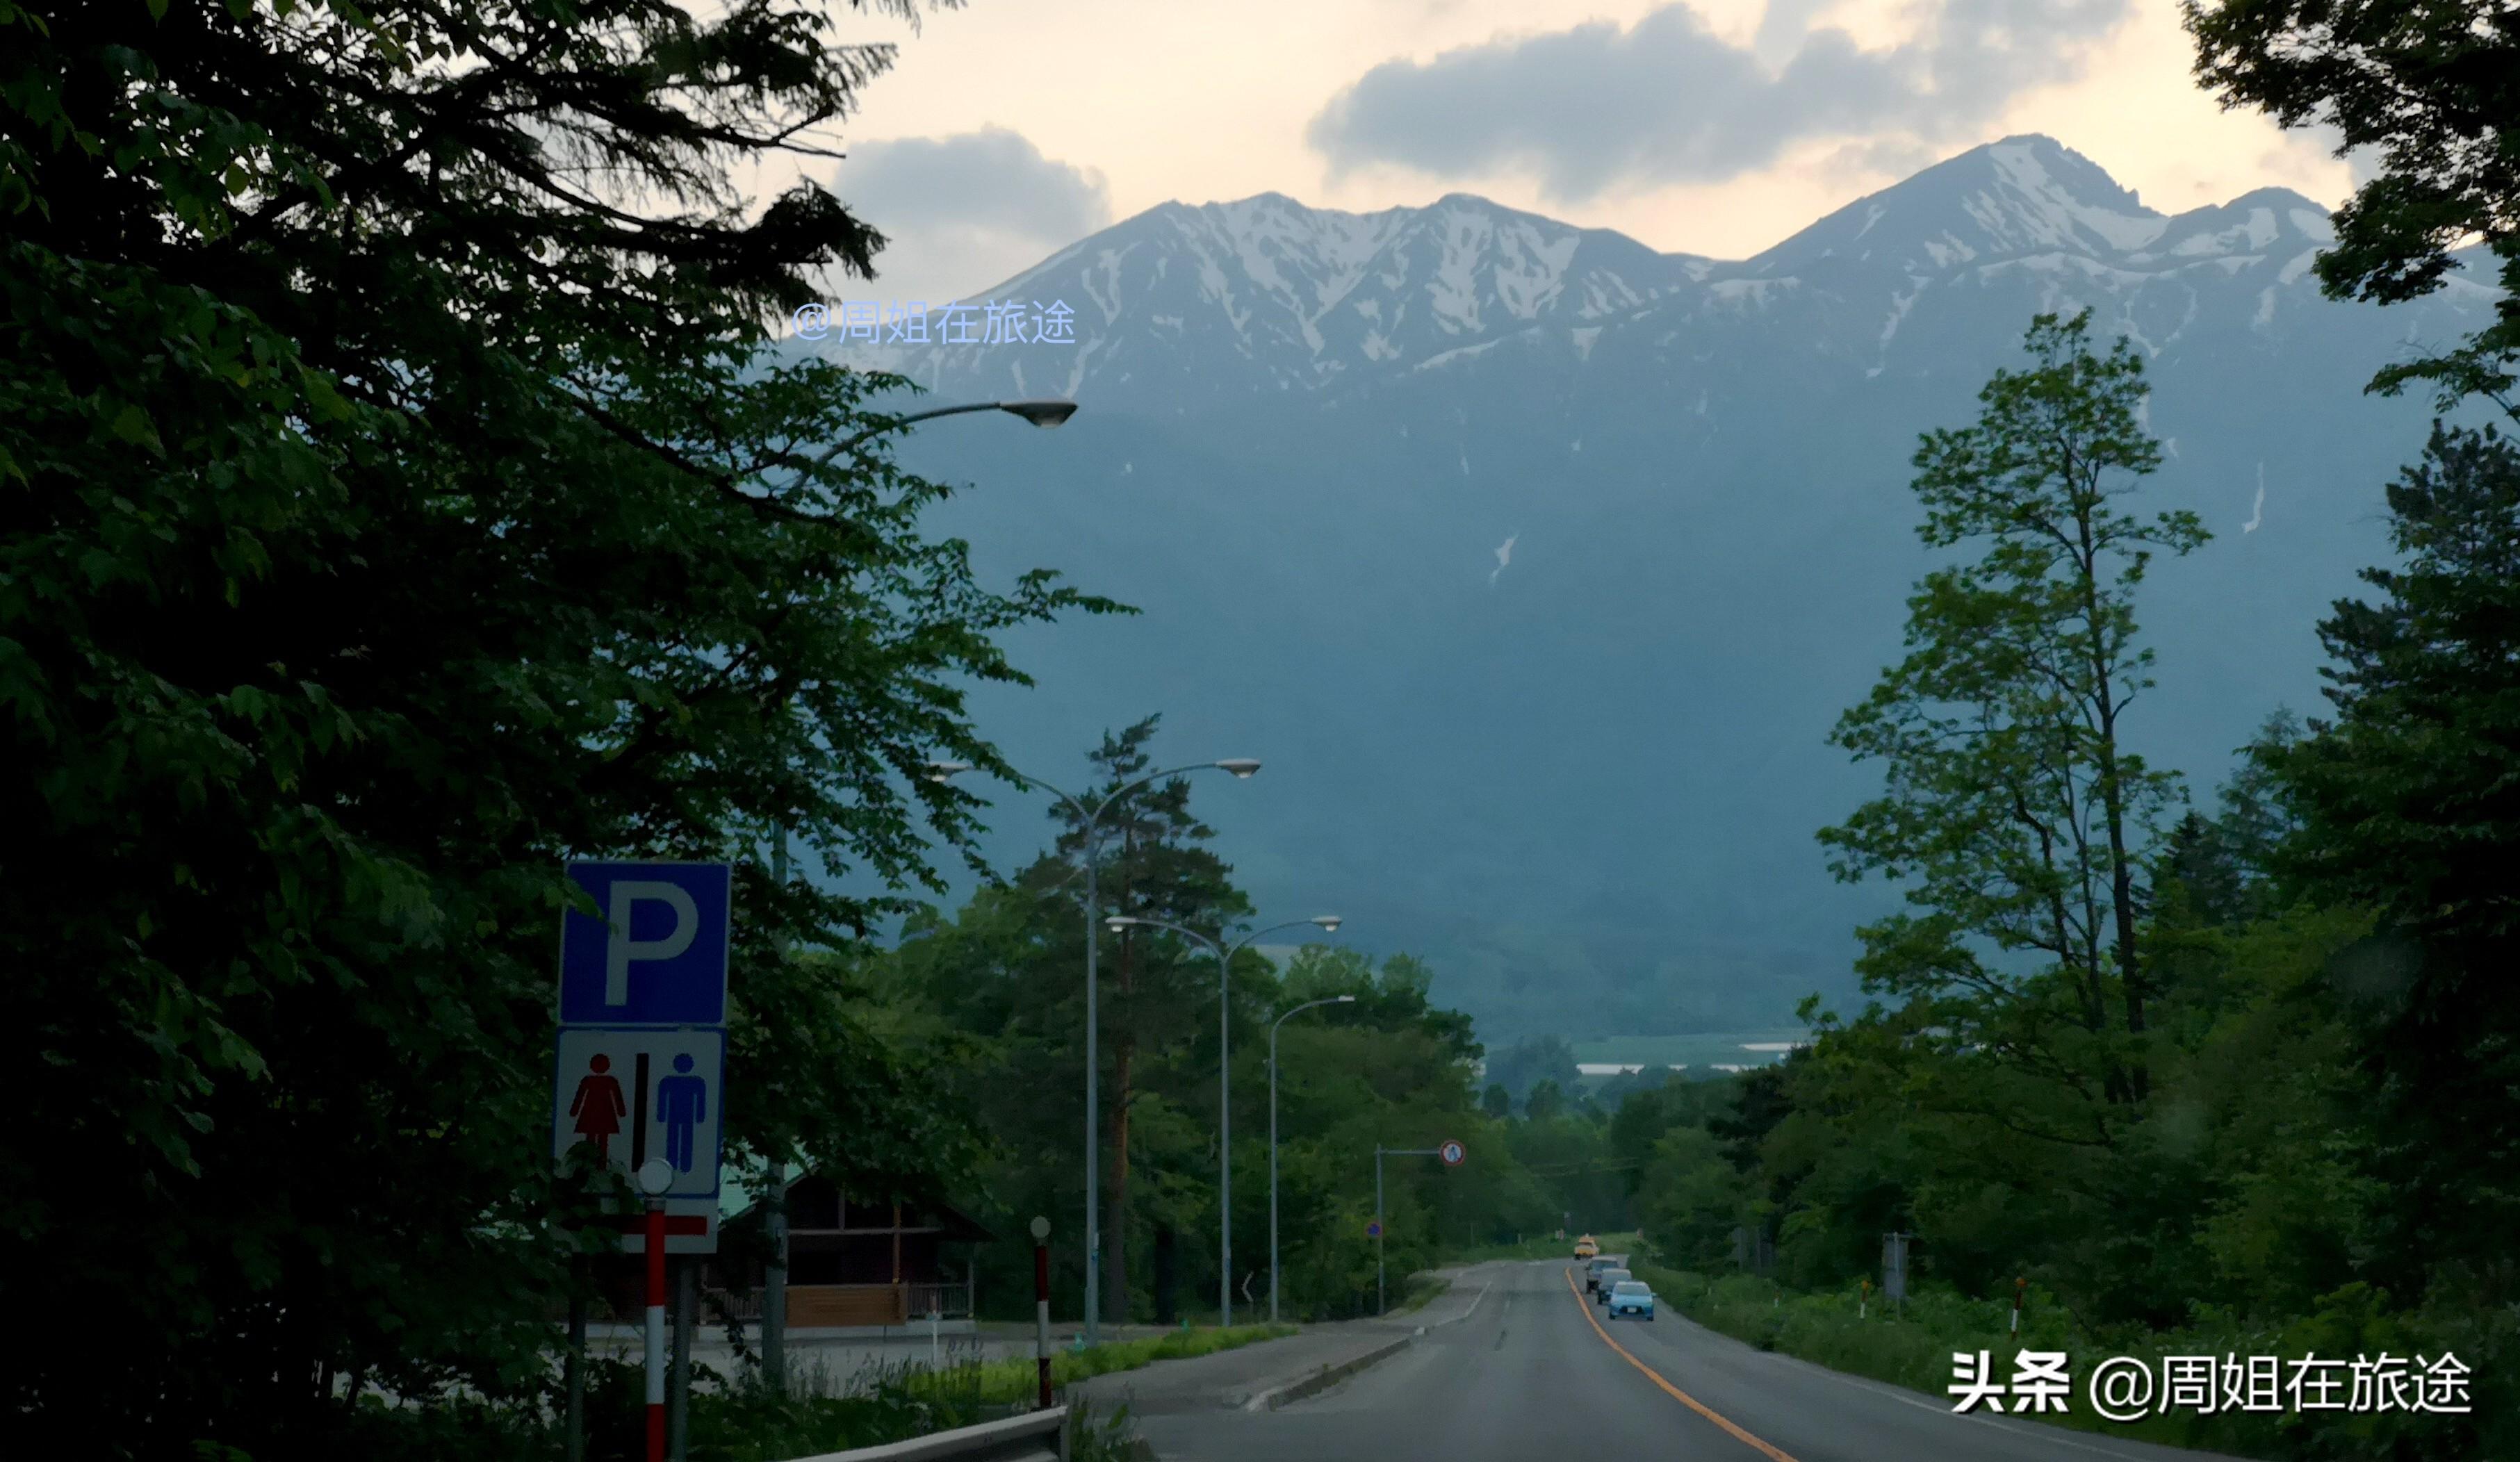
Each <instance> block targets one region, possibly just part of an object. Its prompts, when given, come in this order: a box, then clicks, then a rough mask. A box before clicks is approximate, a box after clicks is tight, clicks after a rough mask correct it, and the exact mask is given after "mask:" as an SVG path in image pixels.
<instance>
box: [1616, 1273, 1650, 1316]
mask: <svg viewBox="0 0 2520 1462" xmlns="http://www.w3.org/2000/svg"><path fill="white" fill-rule="evenodd" d="M1653 1311H1654V1301H1653V1291H1652V1290H1649V1289H1647V1288H1645V1286H1644V1283H1643V1281H1642V1280H1636V1279H1622V1280H1620V1281H1619V1282H1618V1283H1616V1284H1614V1285H1611V1286H1610V1318H1611V1319H1614V1320H1615V1319H1617V1318H1618V1317H1619V1316H1621V1315H1623V1314H1624V1315H1634V1316H1635V1317H1637V1318H1638V1319H1641V1320H1650V1319H1652V1318H1653Z"/></svg>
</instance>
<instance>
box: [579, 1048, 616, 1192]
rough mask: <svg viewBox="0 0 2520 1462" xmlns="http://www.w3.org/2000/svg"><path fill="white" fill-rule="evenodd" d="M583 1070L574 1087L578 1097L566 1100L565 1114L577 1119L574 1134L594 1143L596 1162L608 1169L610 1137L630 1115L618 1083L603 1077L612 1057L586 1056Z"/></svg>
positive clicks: (609, 1068) (609, 1162)
mask: <svg viewBox="0 0 2520 1462" xmlns="http://www.w3.org/2000/svg"><path fill="white" fill-rule="evenodd" d="M586 1069H587V1073H588V1074H587V1075H586V1076H585V1077H583V1078H581V1079H580V1080H579V1082H578V1084H577V1095H576V1096H574V1097H572V1098H571V1099H570V1100H569V1104H568V1115H569V1116H571V1117H573V1118H575V1119H577V1134H578V1135H579V1136H581V1137H584V1138H586V1139H587V1140H588V1141H590V1142H593V1143H594V1144H595V1160H596V1161H597V1162H598V1163H602V1164H604V1165H606V1166H607V1167H608V1166H610V1165H611V1162H612V1152H611V1146H612V1134H613V1133H614V1132H617V1131H619V1130H621V1119H622V1118H623V1117H625V1116H627V1115H628V1114H629V1111H630V1104H629V1103H628V1102H626V1101H624V1100H622V1098H621V1083H620V1082H619V1081H617V1080H615V1079H614V1078H612V1077H609V1076H607V1075H606V1074H605V1073H607V1072H608V1071H610V1070H611V1069H612V1058H611V1057H609V1056H605V1055H597V1056H592V1057H589V1058H588V1059H587V1063H586Z"/></svg>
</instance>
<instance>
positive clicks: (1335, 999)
mask: <svg viewBox="0 0 2520 1462" xmlns="http://www.w3.org/2000/svg"><path fill="white" fill-rule="evenodd" d="M1355 1003H1356V997H1355V996H1352V995H1334V996H1331V997H1328V998H1327V999H1319V1000H1307V1001H1305V1002H1304V1003H1303V1004H1300V1005H1297V1006H1296V1007H1295V1008H1294V1009H1292V1010H1289V1011H1287V1012H1286V1014H1285V1015H1281V1016H1279V1017H1278V1018H1277V1019H1276V1020H1273V1021H1271V1022H1270V1023H1269V1323H1270V1324H1272V1325H1274V1324H1276V1323H1278V1028H1279V1027H1280V1026H1283V1025H1284V1024H1285V1023H1286V1016H1287V1015H1301V1014H1303V1013H1304V1012H1305V1011H1307V1010H1310V1009H1313V1008H1314V1007H1315V1006H1318V1005H1353V1004H1355Z"/></svg>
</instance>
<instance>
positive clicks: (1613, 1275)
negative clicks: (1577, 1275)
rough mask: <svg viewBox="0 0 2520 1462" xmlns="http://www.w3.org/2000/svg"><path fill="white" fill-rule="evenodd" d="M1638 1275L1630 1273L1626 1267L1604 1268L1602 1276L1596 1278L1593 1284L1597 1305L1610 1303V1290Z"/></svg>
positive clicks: (1594, 1298)
mask: <svg viewBox="0 0 2520 1462" xmlns="http://www.w3.org/2000/svg"><path fill="white" fill-rule="evenodd" d="M1636 1277H1637V1276H1636V1275H1634V1274H1631V1273H1629V1272H1628V1271H1627V1270H1625V1269H1603V1270H1602V1271H1601V1276H1600V1278H1598V1279H1597V1280H1595V1281H1594V1284H1593V1301H1594V1303H1595V1304H1597V1305H1607V1304H1609V1303H1610V1291H1612V1290H1613V1289H1616V1288H1618V1287H1619V1286H1620V1285H1622V1284H1624V1283H1626V1282H1627V1281H1629V1280H1631V1279H1634V1278H1636Z"/></svg>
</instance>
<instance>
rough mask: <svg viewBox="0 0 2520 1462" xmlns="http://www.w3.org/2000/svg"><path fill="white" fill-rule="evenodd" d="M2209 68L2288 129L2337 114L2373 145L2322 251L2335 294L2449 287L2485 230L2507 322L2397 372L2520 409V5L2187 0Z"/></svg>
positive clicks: (2350, 144) (2398, 296)
mask: <svg viewBox="0 0 2520 1462" xmlns="http://www.w3.org/2000/svg"><path fill="white" fill-rule="evenodd" d="M2182 9H2183V11H2184V12H2185V15H2186V24H2187V29H2188V32H2189V33H2190V34H2191V35H2193V36H2194V37H2195V40H2196V76H2197V79H2198V80H2199V81H2201V82H2203V83H2204V85H2205V86H2206V88H2207V89H2208V90H2211V91H2213V92H2214V93H2216V94H2217V95H2219V96H2220V97H2221V98H2222V100H2223V105H2224V106H2225V107H2227V108H2236V107H2254V108H2256V109H2258V110H2259V111H2264V112H2266V113H2267V114H2268V115H2270V116H2273V118H2274V119H2275V120H2276V121H2277V122H2279V123H2281V124H2282V125H2284V126H2287V127H2297V126H2302V125H2305V124H2309V123H2324V124H2327V125H2329V126H2331V127H2333V128H2334V129H2335V133H2336V136H2337V153H2338V155H2340V156H2341V155H2344V154H2345V153H2347V152H2348V151H2350V150H2353V149H2367V150H2369V152H2370V153H2372V154H2375V155H2377V159H2378V162H2379V171H2378V173H2377V175H2375V176H2373V177H2372V178H2371V179H2369V180H2368V181H2367V182H2364V183H2363V184H2362V185H2361V186H2360V187H2359V188H2357V189H2356V190H2355V194H2354V198H2353V200H2352V201H2350V202H2348V203H2347V204H2346V205H2345V206H2344V207H2343V208H2341V209H2339V210H2338V211H2337V214H2336V246H2335V247H2334V248H2331V249H2327V250H2325V251H2323V252H2322V253H2321V254H2320V255H2319V257H2318V265H2317V268H2318V278H2319V284H2320V286H2321V288H2323V289H2324V290H2325V291H2326V293H2327V295H2328V297H2330V298H2332V299H2366V300H2377V301H2381V302H2383V303H2394V302H2397V301H2400V300H2408V299H2415V298H2419V297H2421V296H2423V295H2425V294H2429V293H2432V292H2433V291H2434V290H2437V289H2439V288H2442V282H2443V280H2444V279H2445V278H2446V277H2447V276H2448V275H2449V274H2450V272H2451V270H2452V268H2453V262H2454V261H2453V257H2452V253H2453V250H2454V249H2459V248H2464V247H2466V246H2468V245H2469V244H2473V243H2480V242H2481V243H2482V244H2484V246H2485V247H2486V248H2487V249H2489V250H2490V251H2491V252H2492V253H2493V255H2494V256H2495V258H2497V259H2498V260H2499V261H2500V265H2501V277H2502V295H2501V298H2499V299H2498V300H2497V301H2496V302H2495V320H2494V323H2493V324H2492V325H2489V326H2487V327H2486V328H2485V329H2484V330H2482V331H2479V332H2477V333H2476V334H2474V335H2472V336H2470V337H2469V338H2468V339H2467V340H2466V341H2465V342H2464V343H2462V344H2461V345H2460V346H2458V347H2457V348H2456V349H2454V350H2452V351H2449V352H2447V353H2445V354H2442V355H2438V356H2434V357H2431V358H2428V359H2425V360H2421V361H2412V362H2407V363H2404V364H2400V365H2395V366H2391V367H2389V368H2388V369H2387V370H2384V371H2382V372H2381V373H2380V374H2379V376H2378V377H2375V378H2374V379H2373V381H2372V387H2373V388H2374V389H2375V390H2379V391H2382V392H2384V393H2386V394H2390V395H2395V394H2396V393H2397V392H2398V391H2400V390H2401V389H2403V388H2404V387H2405V386H2406V384H2407V383H2408V382H2409V381H2414V380H2426V381H2430V382H2432V383H2433V384H2434V386H2435V387H2436V388H2437V389H2438V392H2439V398H2440V401H2441V404H2442V406H2443V408H2444V409H2447V408H2448V406H2449V404H2450V403H2451V402H2452V401H2453V400H2455V399H2456V398H2458V397H2460V396H2463V395H2469V394H2485V395H2489V396H2492V397H2493V398H2494V399H2495V400H2496V401H2497V402H2498V403H2499V404H2500V405H2501V406H2502V408H2503V410H2505V411H2507V412H2520V400H2515V399H2513V396H2512V383H2513V374H2512V363H2513V361H2514V360H2515V358H2520V149H2515V148H2514V147H2513V146H2512V144H2511V139H2512V138H2513V137H2514V136H2520V86H2515V85H2514V84H2513V82H2512V78H2513V77H2514V76H2520V12H2514V11H2513V9H2512V8H2511V6H2510V5H2509V4H2507V3H2504V0H2427V3H2424V4H2408V3H2407V0H2183V5H2182Z"/></svg>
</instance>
